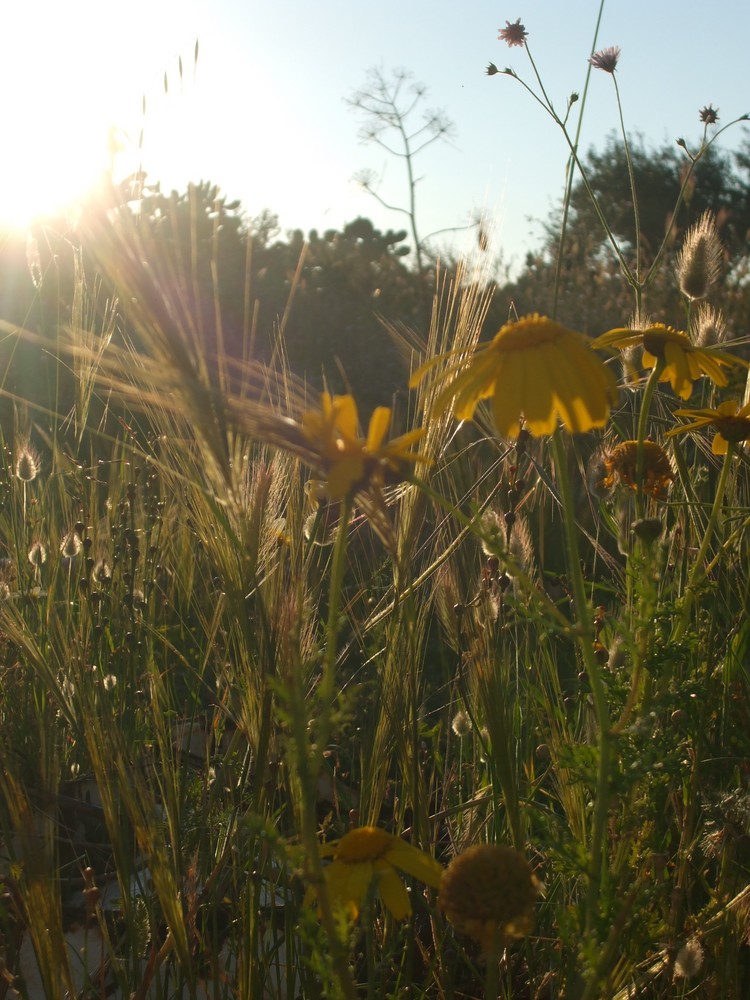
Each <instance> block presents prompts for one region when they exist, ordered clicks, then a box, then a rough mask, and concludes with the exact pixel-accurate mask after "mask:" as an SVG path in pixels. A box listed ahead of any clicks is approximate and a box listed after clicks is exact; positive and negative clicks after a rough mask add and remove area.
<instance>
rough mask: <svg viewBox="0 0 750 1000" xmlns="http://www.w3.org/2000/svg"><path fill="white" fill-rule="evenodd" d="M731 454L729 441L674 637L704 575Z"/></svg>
mask: <svg viewBox="0 0 750 1000" xmlns="http://www.w3.org/2000/svg"><path fill="white" fill-rule="evenodd" d="M733 455H734V445H732V444H731V443H730V444H728V445H727V453H726V455H725V456H724V464H723V465H722V467H721V473H720V474H719V482H718V483H717V484H716V495H715V496H714V502H713V506H712V507H711V513H710V515H709V517H708V524H707V525H706V530H705V532H704V534H703V541H702V542H701V547H700V549H699V550H698V555H697V556H696V557H695V562H694V563H693V569H692V571H691V573H690V579H689V580H688V584H687V587H686V588H685V597H684V599H683V603H682V614H681V615H680V620H679V621H678V623H677V627H676V628H675V633H674V638H676V639H679V638H680V637H681V636H682V635H684V633H685V630H686V628H687V626H688V623H689V621H690V612H691V611H692V608H693V600H694V599H695V589H696V587H697V586H698V584H699V583H700V581H701V579H702V578H703V576H704V575H705V569H704V563H705V561H706V555H707V554H708V547H709V545H710V544H711V536H712V535H713V533H714V530H715V528H716V523H717V521H718V520H719V514H720V513H721V508H722V506H723V504H724V494H725V492H726V488H727V479H728V478H729V470H730V468H731V466H732V456H733Z"/></svg>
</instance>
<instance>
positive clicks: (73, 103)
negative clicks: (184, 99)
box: [0, 0, 184, 229]
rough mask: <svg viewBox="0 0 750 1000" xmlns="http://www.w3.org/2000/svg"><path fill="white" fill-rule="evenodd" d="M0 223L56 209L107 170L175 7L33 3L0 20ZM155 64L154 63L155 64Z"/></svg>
mask: <svg viewBox="0 0 750 1000" xmlns="http://www.w3.org/2000/svg"><path fill="white" fill-rule="evenodd" d="M3 21H4V24H3V30H2V32H1V33H0V94H2V106H3V113H2V116H0V121H1V122H2V144H3V162H2V166H1V167H0V227H2V228H5V229H7V228H9V227H12V228H15V229H25V228H26V227H27V226H28V225H29V223H30V222H32V221H33V219H34V218H36V217H38V216H41V215H48V214H52V213H60V212H64V211H65V210H66V209H67V208H69V207H71V205H72V204H74V203H75V202H76V201H77V200H79V199H81V198H82V197H84V196H85V195H86V193H87V192H89V191H90V190H91V189H92V187H93V186H95V185H96V184H97V183H98V182H100V181H101V180H102V178H104V177H106V176H107V174H108V173H111V171H112V169H113V166H114V160H115V154H116V150H117V147H118V145H120V144H121V142H122V140H123V138H124V136H125V131H124V130H123V123H124V122H127V123H128V124H129V125H130V128H131V130H132V131H135V133H136V135H135V139H133V137H132V135H131V136H129V137H128V139H127V142H128V143H129V144H130V145H133V144H134V143H137V132H138V130H139V127H140V124H141V123H140V122H139V120H138V116H139V114H140V109H141V101H142V95H143V94H145V93H146V91H147V90H149V89H151V90H152V91H156V90H157V89H158V88H159V86H160V84H161V79H162V75H163V72H165V71H166V69H167V68H168V65H167V61H168V60H169V59H170V58H172V57H173V56H174V58H175V59H176V48H175V46H176V45H178V44H179V42H177V41H176V39H175V24H181V23H182V24H184V19H183V21H182V22H181V21H180V19H179V14H178V13H177V5H176V4H173V3H171V2H167V3H164V5H163V6H162V7H160V8H157V9H156V10H154V5H153V4H147V2H146V0H131V2H130V3H129V4H128V5H122V4H115V3H112V2H110V0H77V2H76V3H75V4H60V3H59V0H37V2H35V3H34V4H24V5H21V4H19V5H17V6H16V8H15V10H13V12H12V13H10V12H7V13H6V14H5V15H4V17H3ZM160 67H161V68H160Z"/></svg>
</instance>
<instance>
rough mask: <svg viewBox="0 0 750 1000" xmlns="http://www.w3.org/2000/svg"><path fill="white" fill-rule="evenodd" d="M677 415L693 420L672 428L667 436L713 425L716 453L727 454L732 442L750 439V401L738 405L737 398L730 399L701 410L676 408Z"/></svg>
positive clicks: (713, 443)
mask: <svg viewBox="0 0 750 1000" xmlns="http://www.w3.org/2000/svg"><path fill="white" fill-rule="evenodd" d="M675 416H677V417H687V418H688V419H689V420H691V421H692V422H691V423H689V424H682V425H681V426H680V427H674V428H672V430H671V431H668V432H667V437H672V436H673V435H675V434H685V433H687V432H688V431H695V430H699V429H700V428H701V427H713V428H714V430H715V431H716V434H715V435H714V439H713V442H712V444H711V451H712V452H713V453H714V455H726V453H727V449H728V447H729V445H730V444H737V443H738V442H740V441H747V440H748V439H750V403H746V404H745V406H738V405H737V403H736V401H735V400H733V399H729V400H727V401H726V402H725V403H719V405H718V406H717V407H716V409H714V410H712V409H710V408H709V407H706V408H704V409H700V410H675Z"/></svg>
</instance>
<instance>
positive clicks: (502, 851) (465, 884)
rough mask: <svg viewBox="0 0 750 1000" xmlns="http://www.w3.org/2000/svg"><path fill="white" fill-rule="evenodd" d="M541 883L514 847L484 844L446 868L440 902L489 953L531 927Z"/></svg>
mask: <svg viewBox="0 0 750 1000" xmlns="http://www.w3.org/2000/svg"><path fill="white" fill-rule="evenodd" d="M540 888H541V884H540V882H539V880H538V879H537V878H536V876H535V875H534V873H533V871H532V869H531V865H530V864H529V863H528V861H527V860H526V858H524V856H523V855H522V854H520V853H519V852H518V851H515V850H514V849H513V848H512V847H503V846H500V845H494V844H478V845H476V846H474V847H470V848H469V849H468V850H466V851H464V852H463V853H462V854H458V855H457V856H456V857H455V858H454V859H453V861H451V863H450V864H449V865H448V867H447V868H446V869H445V871H444V872H443V877H442V879H441V882H440V893H439V896H438V903H439V905H440V909H441V910H442V911H443V913H444V914H445V916H446V917H447V918H448V920H450V922H451V923H452V924H453V926H454V927H455V928H456V929H457V930H459V931H460V932H461V933H462V934H468V935H469V937H472V938H474V940H475V941H477V942H478V943H479V944H480V945H481V946H482V950H483V951H484V952H485V953H488V952H492V951H493V950H495V948H497V947H503V945H504V944H505V943H506V942H507V941H509V940H511V939H512V938H519V937H525V935H526V934H528V933H529V932H530V931H531V928H532V923H533V913H534V902H535V900H536V898H537V896H538V895H539V891H540Z"/></svg>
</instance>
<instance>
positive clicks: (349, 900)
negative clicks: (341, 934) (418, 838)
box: [305, 826, 443, 920]
mask: <svg viewBox="0 0 750 1000" xmlns="http://www.w3.org/2000/svg"><path fill="white" fill-rule="evenodd" d="M320 853H321V856H322V857H332V858H333V861H332V862H331V863H330V865H327V866H326V867H325V869H324V875H325V880H326V886H327V888H328V895H329V898H330V900H331V904H332V905H333V906H334V907H335V906H340V907H343V908H344V909H346V910H347V911H348V913H349V915H350V916H351V918H352V919H353V920H356V919H357V917H358V916H359V911H360V910H361V909H362V905H363V903H364V901H365V898H366V896H367V893H368V891H369V890H370V888H371V886H372V885H373V883H375V887H376V889H377V891H378V893H379V895H380V898H381V900H382V901H383V904H384V905H385V907H386V909H388V910H390V912H391V913H392V914H393V916H394V917H395V918H396V920H403V919H404V917H408V916H410V915H411V901H410V899H409V894H408V893H407V891H406V887H405V886H404V884H403V882H402V881H401V879H400V878H399V876H398V872H399V871H401V872H404V873H405V874H407V875H412V876H413V877H414V878H416V879H419V881H420V882H424V883H425V885H430V886H432V887H433V888H434V889H437V888H438V887H439V885H440V876H441V875H442V873H443V866H442V865H441V864H439V863H438V862H437V861H436V860H435V859H434V858H431V857H430V855H429V854H425V853H424V851H420V850H419V848H418V847H413V846H412V845H411V844H408V843H407V842H406V841H405V840H402V839H401V838H400V837H396V836H394V835H393V834H392V833H386V831H385V830H380V829H378V828H377V827H375V826H360V827H357V828H356V829H354V830H350V831H349V833H347V834H345V835H344V836H343V837H341V839H340V840H334V841H332V842H331V843H329V844H325V845H324V846H323V847H321V849H320ZM316 895H317V893H316V891H315V888H314V887H313V886H311V887H310V888H309V889H308V891H307V894H306V896H305V904H306V905H310V904H311V903H312V901H313V899H314V898H315V896H316Z"/></svg>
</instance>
